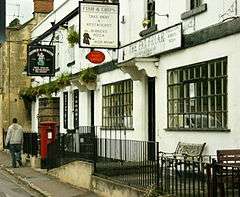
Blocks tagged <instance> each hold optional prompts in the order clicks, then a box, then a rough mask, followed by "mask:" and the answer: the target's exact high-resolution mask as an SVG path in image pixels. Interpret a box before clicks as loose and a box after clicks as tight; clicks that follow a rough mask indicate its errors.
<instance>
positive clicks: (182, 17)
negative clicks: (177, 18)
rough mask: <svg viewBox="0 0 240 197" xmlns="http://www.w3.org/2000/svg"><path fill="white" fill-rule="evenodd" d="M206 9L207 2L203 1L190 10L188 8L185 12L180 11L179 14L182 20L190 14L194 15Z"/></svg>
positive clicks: (190, 15)
mask: <svg viewBox="0 0 240 197" xmlns="http://www.w3.org/2000/svg"><path fill="white" fill-rule="evenodd" d="M206 11H207V4H206V3H204V4H202V5H200V6H199V7H196V8H194V9H192V10H189V11H187V12H184V13H182V14H181V19H182V20H184V19H187V18H190V17H192V16H196V15H198V14H201V13H203V12H206Z"/></svg>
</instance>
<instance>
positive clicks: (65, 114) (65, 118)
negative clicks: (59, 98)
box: [63, 92, 68, 129]
mask: <svg viewBox="0 0 240 197" xmlns="http://www.w3.org/2000/svg"><path fill="white" fill-rule="evenodd" d="M63 128H64V129H67V128H68V92H63Z"/></svg>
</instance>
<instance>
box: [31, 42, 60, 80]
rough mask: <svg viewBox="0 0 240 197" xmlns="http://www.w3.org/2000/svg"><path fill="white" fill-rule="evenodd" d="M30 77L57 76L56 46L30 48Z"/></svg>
mask: <svg viewBox="0 0 240 197" xmlns="http://www.w3.org/2000/svg"><path fill="white" fill-rule="evenodd" d="M28 75H29V76H43V77H44V76H54V75H55V46H48V45H32V46H31V45H29V46H28Z"/></svg>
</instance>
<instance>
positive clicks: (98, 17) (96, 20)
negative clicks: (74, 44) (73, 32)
mask: <svg viewBox="0 0 240 197" xmlns="http://www.w3.org/2000/svg"><path fill="white" fill-rule="evenodd" d="M79 17H80V18H79V27H80V29H79V31H80V32H79V45H80V47H83V48H103V49H116V48H118V44H119V4H116V3H99V2H83V1H80V2H79Z"/></svg>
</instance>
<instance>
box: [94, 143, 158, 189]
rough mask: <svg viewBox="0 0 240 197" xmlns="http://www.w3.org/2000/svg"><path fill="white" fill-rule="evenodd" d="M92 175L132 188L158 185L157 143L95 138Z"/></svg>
mask: <svg viewBox="0 0 240 197" xmlns="http://www.w3.org/2000/svg"><path fill="white" fill-rule="evenodd" d="M97 149H98V152H97V160H96V169H95V174H97V175H99V176H107V177H109V178H111V179H113V180H117V181H120V182H122V183H124V184H127V185H130V186H136V187H148V186H149V185H158V183H159V171H158V169H159V162H158V156H157V154H156V153H157V152H158V143H157V142H144V141H134V140H122V139H106V138H98V139H97Z"/></svg>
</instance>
